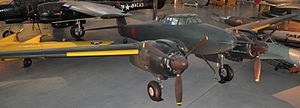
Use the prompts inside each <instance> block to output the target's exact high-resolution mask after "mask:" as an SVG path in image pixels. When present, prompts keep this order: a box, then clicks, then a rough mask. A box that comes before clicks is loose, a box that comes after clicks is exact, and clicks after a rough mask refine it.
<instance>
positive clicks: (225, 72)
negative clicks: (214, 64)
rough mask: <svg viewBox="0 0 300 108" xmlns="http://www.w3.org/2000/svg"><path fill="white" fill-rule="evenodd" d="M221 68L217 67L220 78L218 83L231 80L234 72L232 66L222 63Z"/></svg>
mask: <svg viewBox="0 0 300 108" xmlns="http://www.w3.org/2000/svg"><path fill="white" fill-rule="evenodd" d="M222 67H223V68H220V69H219V75H220V78H221V80H220V81H219V82H220V83H225V82H228V81H231V80H232V79H233V76H234V72H233V70H232V68H231V67H230V66H229V65H228V64H224V65H223V66H222Z"/></svg>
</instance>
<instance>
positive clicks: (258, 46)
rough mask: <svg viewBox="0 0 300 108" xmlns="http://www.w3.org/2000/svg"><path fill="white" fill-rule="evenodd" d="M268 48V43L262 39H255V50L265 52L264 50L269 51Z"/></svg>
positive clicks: (253, 48) (253, 47) (253, 49)
mask: <svg viewBox="0 0 300 108" xmlns="http://www.w3.org/2000/svg"><path fill="white" fill-rule="evenodd" d="M268 49H269V47H268V45H267V44H266V43H264V42H261V41H255V44H254V45H253V46H252V51H253V52H260V53H264V52H266V51H268Z"/></svg>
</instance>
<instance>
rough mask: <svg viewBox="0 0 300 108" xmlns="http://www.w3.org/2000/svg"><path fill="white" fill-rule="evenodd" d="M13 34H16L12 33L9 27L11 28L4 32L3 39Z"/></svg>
mask: <svg viewBox="0 0 300 108" xmlns="http://www.w3.org/2000/svg"><path fill="white" fill-rule="evenodd" d="M11 34H14V32H13V31H11V25H9V26H8V29H7V30H6V31H4V32H3V34H2V38H5V37H7V36H9V35H11Z"/></svg>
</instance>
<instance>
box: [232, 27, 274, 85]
mask: <svg viewBox="0 0 300 108" xmlns="http://www.w3.org/2000/svg"><path fill="white" fill-rule="evenodd" d="M275 31H276V29H274V30H273V31H272V32H271V33H270V34H269V35H267V37H270V36H271V35H272V34H273V33H274V32H275ZM253 35H256V34H253ZM237 36H238V37H241V38H242V39H243V40H245V41H248V42H250V43H251V44H252V46H251V49H250V50H251V52H253V53H255V62H254V70H253V71H254V78H255V81H256V82H259V80H260V73H261V59H260V54H261V53H264V52H266V51H268V49H269V48H268V45H267V44H266V43H265V40H264V41H259V40H251V39H250V38H249V37H248V36H245V35H243V34H238V35H237ZM257 37H258V36H257Z"/></svg>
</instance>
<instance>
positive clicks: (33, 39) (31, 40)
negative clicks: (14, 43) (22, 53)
mask: <svg viewBox="0 0 300 108" xmlns="http://www.w3.org/2000/svg"><path fill="white" fill-rule="evenodd" d="M41 39H42V35H38V36H36V37H34V38H31V39H29V40H27V41H25V42H23V43H40V42H41Z"/></svg>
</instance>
